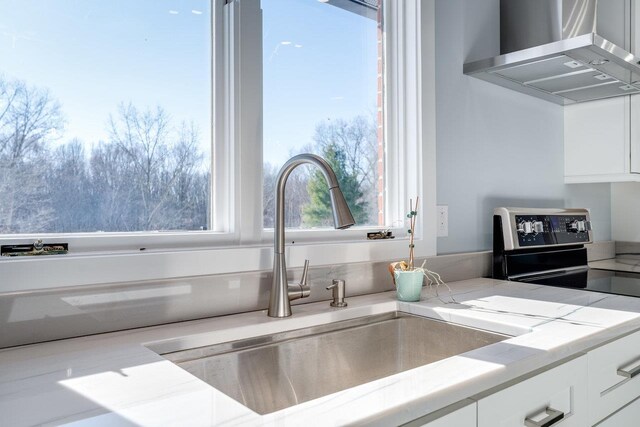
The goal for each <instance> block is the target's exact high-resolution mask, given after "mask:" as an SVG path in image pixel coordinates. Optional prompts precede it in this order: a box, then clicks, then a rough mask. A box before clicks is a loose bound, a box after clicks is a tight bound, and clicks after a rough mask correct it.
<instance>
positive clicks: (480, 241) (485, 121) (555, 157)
mask: <svg viewBox="0 0 640 427" xmlns="http://www.w3.org/2000/svg"><path fill="white" fill-rule="evenodd" d="M499 24H500V22H499V0H437V2H436V111H437V129H436V131H437V183H438V186H437V198H438V204H444V205H448V206H449V236H448V237H442V238H438V253H439V254H442V253H452V252H464V251H477V250H486V249H490V248H491V246H492V236H491V231H492V221H491V216H492V213H493V208H494V207H498V206H522V207H588V208H591V210H592V220H593V223H594V230H595V238H596V240H609V239H610V238H611V209H610V199H611V192H610V185H609V184H597V185H584V184H581V185H571V186H569V185H565V184H564V177H563V174H564V172H563V170H564V169H563V168H564V157H563V156H564V153H563V132H564V121H563V120H564V118H563V110H562V107H561V106H558V105H555V104H552V103H550V102H546V101H542V100H538V99H536V98H533V97H531V96H527V95H524V94H520V93H517V92H514V91H511V90H508V89H504V88H501V87H498V86H496V85H493V84H490V83H487V82H484V81H481V80H478V79H475V78H472V77H468V76H465V75H463V74H462V66H463V64H464V62H467V61H472V60H477V59H483V58H487V57H491V56H495V55H498V54H499V51H500V30H499V28H500V25H499Z"/></svg>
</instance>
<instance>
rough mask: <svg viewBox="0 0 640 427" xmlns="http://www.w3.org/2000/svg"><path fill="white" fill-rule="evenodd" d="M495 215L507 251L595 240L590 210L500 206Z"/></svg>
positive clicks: (578, 243)
mask: <svg viewBox="0 0 640 427" xmlns="http://www.w3.org/2000/svg"><path fill="white" fill-rule="evenodd" d="M494 215H495V216H496V218H498V220H499V222H500V226H499V228H501V234H503V241H504V246H505V249H506V250H514V249H525V248H533V247H548V246H563V245H580V244H584V243H591V242H592V241H593V236H592V230H591V219H590V217H589V210H588V209H525V208H497V209H496V210H495V211H494ZM494 227H495V225H494ZM495 231H496V230H494V232H495Z"/></svg>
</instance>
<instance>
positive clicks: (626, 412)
mask: <svg viewBox="0 0 640 427" xmlns="http://www.w3.org/2000/svg"><path fill="white" fill-rule="evenodd" d="M638 420H640V399H636V400H634V401H633V402H631V403H630V404H629V405H627V406H625V407H624V408H622V409H620V410H619V411H618V412H616V413H615V414H613V415H612V416H610V417H609V418H607V419H606V420H604V421H603V422H601V423H600V424H598V427H637V426H638Z"/></svg>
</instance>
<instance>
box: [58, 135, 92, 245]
mask: <svg viewBox="0 0 640 427" xmlns="http://www.w3.org/2000/svg"><path fill="white" fill-rule="evenodd" d="M51 159H52V164H51V169H50V171H49V172H48V174H47V175H48V180H47V184H48V185H47V187H48V192H49V197H50V200H51V206H52V209H53V211H54V212H55V215H54V217H53V218H52V223H51V226H50V227H51V229H50V230H49V231H55V232H58V233H72V232H82V231H85V232H86V231H94V230H95V228H94V224H95V209H94V204H93V200H92V196H93V194H92V193H93V192H92V187H91V184H92V183H91V180H90V176H89V171H88V165H87V159H86V155H85V150H84V145H83V143H82V142H81V141H79V140H77V139H73V140H72V141H70V142H68V143H67V144H65V145H61V146H59V147H57V148H56V149H55V150H54V151H53V153H52V156H51Z"/></svg>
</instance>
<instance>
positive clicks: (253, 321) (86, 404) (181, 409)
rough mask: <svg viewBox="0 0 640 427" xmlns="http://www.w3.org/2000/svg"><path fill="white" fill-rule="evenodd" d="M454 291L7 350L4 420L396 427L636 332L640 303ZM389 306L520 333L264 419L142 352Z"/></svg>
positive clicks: (0, 393)
mask: <svg viewBox="0 0 640 427" xmlns="http://www.w3.org/2000/svg"><path fill="white" fill-rule="evenodd" d="M450 286H451V287H452V289H453V294H454V297H455V299H456V301H457V303H451V304H444V303H443V302H442V301H440V300H439V299H438V298H435V297H433V296H432V295H433V294H432V292H428V291H427V290H425V293H424V296H423V298H422V300H421V301H420V302H419V303H399V302H397V301H396V300H395V294H394V293H392V292H387V293H382V294H375V295H366V296H361V297H351V298H348V301H349V306H348V307H347V308H344V309H331V308H329V307H328V303H327V302H321V303H313V304H305V305H298V306H295V307H294V315H293V316H292V317H291V318H288V319H271V318H268V317H267V316H266V314H265V312H252V313H245V314H238V315H233V316H226V317H219V318H212V319H206V320H200V321H191V322H184V323H179V324H172V325H166V326H157V327H152V328H145V329H137V330H132V331H126V332H117V333H111V334H102V335H94V336H89V337H84V338H76V339H70V340H64V341H57V342H50V343H44V344H37V345H31V346H25V347H20V348H15V349H7V350H3V351H0V420H1V422H0V424H2V425H8V426H22V425H60V424H67V423H69V424H72V425H82V426H85V425H91V426H117V425H126V426H131V425H143V426H165V425H166V426H210V425H276V424H277V425H282V426H288V425H291V426H298V425H305V426H311V425H344V424H361V423H378V424H380V425H391V424H399V423H402V422H406V421H409V420H412V419H415V418H417V417H420V416H422V415H424V414H426V413H429V412H432V411H434V410H437V409H440V408H443V407H445V406H447V405H449V404H452V403H455V402H458V401H460V400H463V399H465V398H468V397H471V396H474V395H476V394H477V393H480V392H482V391H484V390H487V389H489V388H491V387H495V386H497V385H500V384H502V383H504V382H506V381H509V380H511V379H513V378H516V377H518V376H521V375H523V374H526V373H529V372H531V371H534V370H536V369H538V368H541V367H544V366H546V365H548V364H551V363H553V362H556V361H559V360H562V359H564V358H566V357H569V356H571V355H574V354H577V353H579V352H582V351H585V350H588V349H590V348H592V347H594V346H597V345H599V344H602V343H604V342H606V341H607V340H610V339H613V338H616V337H618V336H620V335H622V334H625V333H628V332H631V331H633V330H636V329H638V328H640V298H629V297H622V296H616V295H605V294H599V293H595V292H585V291H578V290H572V289H563V288H553V287H548V286H540V285H528V284H522V283H514V282H502V281H496V280H492V279H473V280H467V281H463V282H456V283H452V284H450ZM446 294H447V293H446V291H445V292H441V295H446ZM430 295H431V296H430ZM443 299H445V300H447V299H448V298H445V297H443ZM394 310H401V311H406V312H410V313H414V314H418V315H422V316H427V317H431V318H437V319H443V320H446V321H451V322H454V323H458V324H464V325H469V326H474V327H478V328H483V329H487V330H491V331H496V332H501V333H505V334H508V335H514V337H513V338H510V339H507V340H505V341H502V342H500V343H496V344H493V345H490V346H487V347H484V348H480V349H477V350H474V351H471V352H468V353H464V354H463V355H459V356H455V357H451V358H448V359H444V360H441V361H438V362H435V363H432V364H429V365H425V366H423V367H419V368H416V369H413V370H410V371H406V372H402V373H399V374H396V375H393V376H390V377H387V378H383V379H380V380H377V381H373V382H370V383H367V384H363V385H360V386H357V387H354V388H351V389H348V390H344V391H341V392H337V393H334V394H331V395H328V396H325V397H322V398H319V399H315V400H312V401H309V402H305V403H302V404H300V405H296V406H293V407H290V408H287V409H283V410H281V411H278V412H275V413H272V414H268V415H265V416H260V415H258V414H256V413H254V412H252V411H251V410H249V409H247V408H245V407H244V406H242V405H241V404H240V403H238V402H236V401H234V400H232V399H230V398H229V397H227V396H225V395H224V394H222V393H221V392H219V391H217V390H215V389H214V388H212V387H211V386H209V385H207V384H206V383H204V382H202V381H201V380H199V379H197V378H195V377H193V376H191V375H190V374H188V373H187V372H186V371H183V370H182V369H180V368H178V367H177V366H175V365H174V364H172V363H171V362H169V361H166V360H165V359H163V358H162V357H161V356H159V355H157V354H156V353H154V352H153V351H151V350H150V349H149V348H147V346H152V347H153V348H156V349H157V348H161V347H166V348H170V347H171V346H172V345H174V344H175V343H176V342H177V340H180V341H181V342H182V343H188V344H189V345H192V346H203V345H209V344H214V343H219V342H225V341H230V340H235V339H242V338H246V337H251V336H257V335H263V334H269V333H274V332H279V331H284V330H290V329H297V328H302V327H306V326H312V325H317V324H322V323H328V322H333V321H337V320H344V319H349V318H354V317H360V316H365V315H370V314H377V313H384V312H389V311H394ZM185 337H186V338H185Z"/></svg>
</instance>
